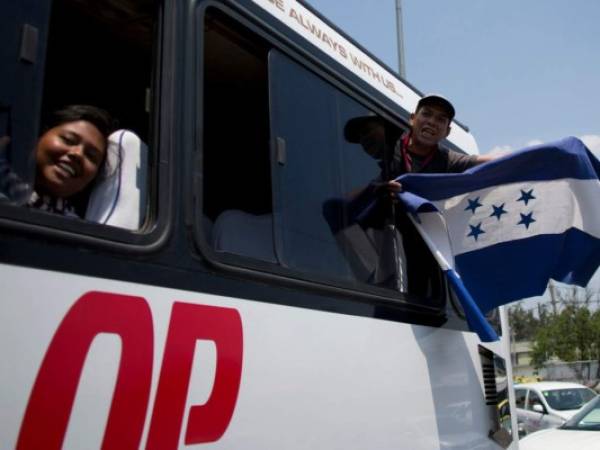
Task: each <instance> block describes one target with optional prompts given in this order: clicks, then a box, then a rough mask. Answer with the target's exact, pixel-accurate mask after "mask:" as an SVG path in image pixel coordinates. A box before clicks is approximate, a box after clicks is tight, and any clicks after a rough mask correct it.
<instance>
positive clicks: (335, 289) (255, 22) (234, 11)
mask: <svg viewBox="0 0 600 450" xmlns="http://www.w3.org/2000/svg"><path fill="white" fill-rule="evenodd" d="M196 8H197V9H196V16H195V30H196V32H195V35H194V44H195V45H197V46H198V48H196V49H195V51H194V54H195V57H196V62H195V69H196V73H195V76H194V80H196V88H195V89H196V96H195V101H196V124H195V130H196V138H195V148H196V156H195V157H194V161H195V164H194V168H192V169H191V170H192V171H193V172H194V173H193V176H192V178H193V180H194V183H193V185H192V192H191V193H190V197H191V198H192V200H191V205H192V208H193V212H192V214H191V218H192V220H193V237H194V241H195V244H196V246H197V248H198V249H199V251H200V253H201V254H202V255H203V257H204V259H205V260H206V261H207V262H208V263H209V264H210V265H212V266H213V267H215V268H217V269H219V270H223V271H225V272H229V273H234V274H238V275H240V276H243V277H250V278H254V279H257V280H262V281H265V280H268V281H270V282H275V283H279V284H283V285H288V286H299V287H301V288H304V289H307V290H311V291H316V292H320V293H326V294H327V293H329V294H333V295H342V296H344V297H346V298H349V299H352V300H359V301H364V302H369V303H373V302H375V303H383V304H389V305H393V306H395V307H400V308H404V309H406V310H408V311H410V312H413V313H417V314H424V315H426V316H430V317H437V318H438V319H439V321H438V323H439V324H440V325H441V324H443V323H444V322H445V321H446V308H447V304H448V297H449V288H448V285H447V283H446V282H445V280H443V285H442V295H443V298H442V299H441V300H440V303H441V305H440V306H436V307H430V306H427V305H423V304H421V303H420V300H419V298H418V297H416V296H414V295H411V294H406V293H401V292H398V291H393V290H391V289H388V288H380V287H376V286H369V285H367V284H360V285H357V284H355V283H344V282H342V281H340V280H338V279H330V278H325V277H319V276H316V275H315V274H307V273H305V272H299V271H292V270H289V269H286V268H284V267H281V266H278V265H276V264H271V263H268V262H264V261H261V260H258V259H253V258H249V257H244V256H241V255H235V254H230V253H221V252H216V251H214V250H213V248H212V245H211V244H210V243H209V242H207V240H206V234H205V233H206V230H205V227H204V225H203V217H202V216H203V211H204V210H203V199H202V193H203V186H202V180H203V177H202V158H203V157H202V155H203V152H204V147H203V146H204V142H203V138H204V136H203V123H204V114H205V111H204V104H203V90H204V47H203V46H204V40H203V35H204V30H205V24H206V22H205V21H206V14H207V10H216V11H219V13H220V14H224V15H225V16H226V17H227V18H228V20H233V21H234V22H235V23H236V24H237V25H238V26H241V27H243V28H245V29H246V30H247V31H249V32H251V33H252V34H253V35H255V36H256V37H257V38H258V39H261V40H263V41H265V42H266V43H267V44H268V45H269V46H270V47H271V48H274V49H276V50H278V51H279V52H281V53H283V54H284V55H286V56H287V57H288V58H290V59H292V60H293V61H295V62H296V63H297V64H299V65H301V66H302V67H303V68H305V69H306V70H308V71H310V72H311V73H313V74H315V75H317V76H318V77H320V78H321V79H323V80H324V81H326V82H327V83H329V84H330V85H331V86H332V87H334V88H335V89H337V90H338V91H339V92H341V93H342V94H344V95H347V96H348V97H349V98H351V99H352V100H354V101H356V102H358V103H359V104H361V105H362V106H364V107H365V108H367V109H369V110H371V111H373V112H375V113H376V114H377V115H378V116H380V117H381V118H383V119H384V120H386V121H387V122H388V123H390V124H392V125H393V126H395V127H397V128H398V129H406V128H407V127H408V114H407V115H406V117H398V116H399V115H400V111H396V113H395V114H394V113H392V112H391V110H390V109H389V108H387V107H386V106H385V105H383V104H382V103H380V102H376V101H373V100H372V99H369V98H367V97H366V94H367V93H368V92H369V91H364V93H362V94H360V93H358V92H357V89H356V88H355V87H354V86H353V83H352V82H351V81H350V80H347V79H345V78H344V77H343V76H342V75H340V74H339V73H338V71H336V69H335V68H334V66H328V65H326V63H325V62H323V61H322V60H320V59H319V58H317V57H315V56H314V55H311V54H310V52H307V51H306V49H303V48H302V46H301V45H298V44H297V43H294V42H293V41H292V40H291V39H289V37H287V36H286V35H285V32H283V33H282V32H281V31H278V30H276V29H275V28H274V26H270V24H269V21H271V22H272V21H273V19H270V20H269V19H267V20H263V19H261V18H260V17H259V16H257V15H253V14H251V13H250V12H249V11H248V10H247V9H245V8H243V7H241V6H234V5H223V4H222V3H218V2H216V1H213V0H207V1H203V2H200V3H199V4H197V5H196ZM265 14H267V13H265ZM307 45H311V44H307ZM271 138H272V136H271ZM271 141H272V139H271ZM270 145H273V142H271V143H270ZM464 323H465V326H466V322H464ZM461 330H462V327H461ZM464 330H466V328H465V329H464Z"/></svg>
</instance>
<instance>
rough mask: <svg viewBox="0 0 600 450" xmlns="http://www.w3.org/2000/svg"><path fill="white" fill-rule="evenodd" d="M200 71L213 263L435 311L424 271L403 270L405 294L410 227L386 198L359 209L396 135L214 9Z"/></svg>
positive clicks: (437, 285) (430, 270)
mask: <svg viewBox="0 0 600 450" xmlns="http://www.w3.org/2000/svg"><path fill="white" fill-rule="evenodd" d="M203 68H204V86H203V106H204V107H203V127H202V129H203V193H202V201H203V205H202V228H203V230H204V236H205V239H206V241H207V242H208V244H209V246H210V247H212V250H213V251H215V252H216V255H217V257H221V258H229V256H228V255H236V256H237V257H241V259H240V258H238V259H237V263H239V264H242V265H245V264H250V265H253V262H259V263H260V265H261V267H260V268H261V269H265V268H266V269H267V270H268V267H269V265H270V266H271V267H272V268H273V270H276V271H277V272H278V273H282V270H283V271H284V273H285V274H286V275H290V276H294V277H299V278H303V279H311V280H315V281H322V282H325V283H328V284H334V285H336V284H337V285H342V286H348V287H352V288H358V289H368V290H371V291H373V290H375V291H376V292H379V293H381V294H382V295H386V296H389V295H393V296H395V297H398V292H400V293H403V294H414V296H415V298H417V297H418V298H419V301H421V302H422V300H423V298H425V299H427V303H426V304H427V305H428V306H435V307H438V306H440V305H441V304H442V302H441V301H442V299H443V289H442V287H443V284H442V282H441V272H440V271H439V268H437V266H435V265H434V266H433V267H431V266H428V267H427V268H426V270H427V272H424V271H423V269H422V267H423V266H422V265H420V266H419V265H418V264H415V267H418V268H419V269H416V272H414V273H416V274H417V275H419V276H420V278H422V279H424V280H425V283H427V282H429V284H428V285H427V286H425V287H422V286H418V285H417V284H416V283H415V286H417V287H416V288H415V289H414V290H412V291H411V286H410V285H411V277H410V275H411V272H410V263H411V258H410V257H408V259H407V253H405V250H404V249H405V241H406V240H407V239H408V240H410V241H411V243H410V245H408V247H407V249H408V250H411V248H412V247H414V245H413V244H412V241H415V240H416V241H418V240H420V237H419V236H418V234H417V233H416V231H414V229H413V230H412V231H413V233H412V234H410V236H409V237H408V238H407V237H406V236H403V234H405V233H408V232H409V231H411V230H410V229H409V228H410V227H412V225H410V224H409V225H407V224H401V223H398V221H397V220H396V219H395V217H396V216H398V217H399V216H401V214H400V212H399V211H396V210H395V209H394V205H393V202H391V200H390V199H389V198H386V199H383V201H382V202H380V203H379V204H378V207H377V208H376V211H375V213H374V214H371V215H369V214H368V213H367V212H368V211H369V205H370V203H371V201H372V200H373V199H374V195H377V194H374V192H373V186H374V181H375V182H376V181H377V180H378V179H381V178H382V177H384V176H385V169H386V167H387V164H388V163H389V161H387V159H389V158H390V157H391V154H392V151H393V147H394V144H395V142H396V141H397V140H398V138H399V136H400V135H401V133H402V132H403V130H402V129H401V128H400V127H398V126H396V125H394V124H392V123H391V122H390V121H389V120H386V119H383V118H381V117H379V116H377V115H376V114H375V112H374V111H373V110H371V109H369V108H367V107H365V106H364V105H362V104H361V103H359V102H358V101H356V100H355V99H354V98H352V97H350V96H349V95H348V94H347V93H346V92H344V91H343V90H341V89H339V88H337V87H335V86H334V85H333V84H331V83H330V82H328V81H326V80H325V79H324V78H322V77H320V76H318V75H317V74H316V73H314V72H312V71H310V70H308V69H307V68H305V67H304V66H302V65H300V64H299V63H297V62H295V61H293V60H292V59H291V58H289V57H288V56H286V55H285V54H283V53H282V52H281V51H279V50H277V49H276V48H273V46H272V45H270V44H269V42H267V41H266V40H264V39H262V38H261V37H259V36H257V35H256V34H253V33H252V32H251V31H250V30H248V29H246V28H245V27H243V26H241V25H239V24H237V23H235V22H234V21H233V20H231V19H228V18H227V17H226V16H225V15H224V14H222V13H220V12H216V11H212V12H210V10H209V12H208V13H207V14H206V17H205V31H204V66H203ZM363 119H365V120H364V122H365V123H364V124H363V123H362V122H363ZM368 119H376V120H368ZM359 122H360V123H359ZM362 125H365V126H366V127H367V129H366V132H365V133H364V136H363V135H362V134H361V133H363V131H362ZM357 126H358V129H357V128H356V127H357ZM369 127H371V128H369ZM349 135H352V136H349ZM375 184H376V183H375ZM405 222H408V220H406V221H405ZM404 228H407V229H408V231H407V230H405V229H404ZM420 248H422V249H423V252H425V253H428V250H427V248H426V247H425V245H424V244H423V245H422V246H421V247H420ZM419 251H420V250H419ZM413 255H414V256H413V259H414V260H419V259H421V257H422V255H420V254H416V253H415V251H413ZM426 256H427V255H425V257H426ZM429 256H430V255H429ZM429 260H431V261H433V258H432V257H430V258H429V259H428V260H426V261H427V262H429ZM264 263H267V266H265V264H264ZM233 264H236V262H235V261H234V262H233ZM414 270H415V269H414ZM416 278H418V277H416V276H413V279H416ZM432 280H433V281H432ZM432 286H433V287H432ZM375 291H374V292H375ZM405 298H410V296H408V297H405Z"/></svg>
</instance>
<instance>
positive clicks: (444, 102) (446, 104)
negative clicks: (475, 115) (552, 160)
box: [417, 94, 456, 120]
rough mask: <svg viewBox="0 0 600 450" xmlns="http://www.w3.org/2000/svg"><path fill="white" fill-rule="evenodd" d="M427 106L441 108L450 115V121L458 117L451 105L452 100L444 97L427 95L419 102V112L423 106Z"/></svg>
mask: <svg viewBox="0 0 600 450" xmlns="http://www.w3.org/2000/svg"><path fill="white" fill-rule="evenodd" d="M427 105H435V106H441V107H442V108H443V109H444V110H445V111H446V112H447V113H448V117H449V118H450V120H452V119H454V116H455V115H456V111H455V110H454V106H452V103H450V100H448V99H447V98H445V97H442V96H441V95H438V94H427V95H426V96H425V97H423V98H422V99H421V100H419V103H417V110H418V109H419V108H420V107H421V106H427Z"/></svg>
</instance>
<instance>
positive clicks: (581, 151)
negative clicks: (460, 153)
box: [398, 137, 600, 201]
mask: <svg viewBox="0 0 600 450" xmlns="http://www.w3.org/2000/svg"><path fill="white" fill-rule="evenodd" d="M599 174H600V163H599V162H598V161H597V160H596V159H595V158H594V157H593V155H592V154H591V153H590V152H589V151H588V150H587V149H586V148H585V145H583V143H582V142H581V141H580V140H579V139H577V138H573V137H571V138H566V139H563V140H561V141H557V142H555V143H552V144H544V145H537V146H534V147H530V148H527V149H524V150H521V151H519V152H514V153H511V154H510V155H507V156H506V157H503V158H499V159H497V160H494V161H490V162H488V163H486V164H484V165H481V166H476V167H473V168H472V169H469V170H467V171H466V172H464V173H458V174H406V175H402V176H401V177H399V178H398V180H399V181H400V183H402V186H403V188H404V190H405V191H410V192H411V193H413V194H416V195H418V196H420V197H423V198H426V199H428V200H430V201H436V200H441V199H445V198H449V197H454V196H455V195H460V194H462V193H464V192H472V191H477V190H479V189H485V188H488V187H492V186H497V185H501V184H508V183H517V182H524V181H544V180H555V179H561V178H576V179H581V180H590V179H597V178H598V177H599Z"/></svg>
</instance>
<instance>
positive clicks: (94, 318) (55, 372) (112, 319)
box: [17, 292, 154, 450]
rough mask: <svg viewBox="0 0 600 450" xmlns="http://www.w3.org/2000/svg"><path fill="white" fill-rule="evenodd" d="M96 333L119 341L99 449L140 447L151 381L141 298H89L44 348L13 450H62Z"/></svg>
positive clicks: (149, 334)
mask: <svg viewBox="0 0 600 450" xmlns="http://www.w3.org/2000/svg"><path fill="white" fill-rule="evenodd" d="M99 333H114V334H117V335H119V337H120V338H121V341H122V353H121V362H120V364H119V373H118V375H117V383H116V386H115V391H114V395H113V400H112V403H111V407H110V413H109V418H108V422H107V424H106V431H105V433H104V439H103V442H102V448H103V449H104V450H110V449H137V448H138V447H139V445H140V439H141V435H142V431H143V428H144V420H145V416H146V410H147V407H148V396H149V393H150V382H151V377H152V355H153V351H154V349H153V346H154V336H153V330H152V315H151V313H150V308H149V307H148V304H147V303H146V300H144V299H143V298H142V297H132V296H129V295H118V294H109V293H103V292H89V293H87V294H84V295H83V296H82V297H81V298H80V299H79V300H77V301H76V302H75V304H74V305H73V306H72V307H71V309H70V310H69V312H68V313H67V314H66V316H65V317H64V319H63V321H62V322H61V324H60V326H59V327H58V329H57V330H56V334H55V335H54V338H53V339H52V342H51V343H50V346H49V347H48V351H47V353H46V356H45V357H44V360H43V362H42V365H41V367H40V370H39V372H38V376H37V379H36V380H35V384H34V385H33V389H32V391H31V397H30V398H29V404H28V405H27V409H26V411H25V417H24V418H23V423H22V425H21V431H20V433H19V439H18V441H17V449H19V450H26V449H27V450H28V449H32V450H33V449H41V448H43V449H46V450H52V449H60V448H61V446H62V443H63V440H64V437H65V433H66V429H67V424H68V421H69V416H70V414H71V409H72V407H73V402H74V400H75V394H76V391H77V386H78V384H79V378H80V376H81V371H82V369H83V364H84V361H85V358H86V355H87V353H88V351H89V348H90V346H91V344H92V341H93V340H94V338H95V337H96V335H98V334H99Z"/></svg>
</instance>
